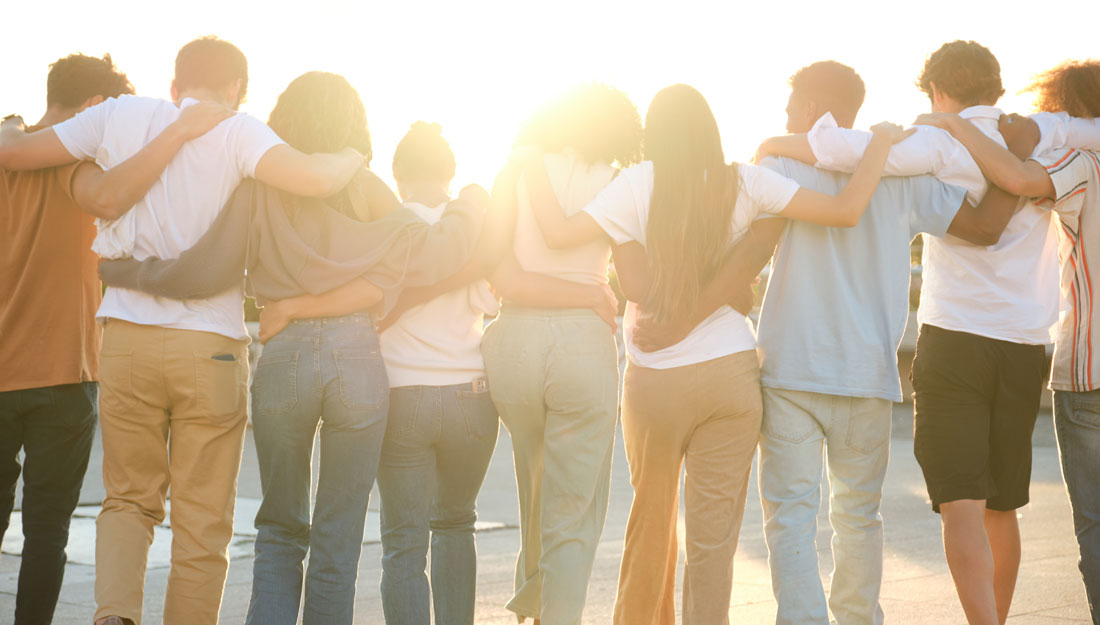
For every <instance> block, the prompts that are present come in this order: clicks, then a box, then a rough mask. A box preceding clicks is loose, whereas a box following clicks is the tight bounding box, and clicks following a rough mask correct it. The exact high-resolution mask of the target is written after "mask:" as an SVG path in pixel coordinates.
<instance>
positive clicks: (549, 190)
mask: <svg viewBox="0 0 1100 625" xmlns="http://www.w3.org/2000/svg"><path fill="white" fill-rule="evenodd" d="M524 180H525V181H526V183H527V194H528V199H529V200H530V202H531V211H532V212H533V213H534V215H535V221H536V222H537V223H538V224H539V230H541V231H542V238H543V239H545V240H546V245H547V247H550V248H551V249H568V248H571V247H577V246H578V245H583V244H585V243H588V242H589V241H592V240H595V239H598V238H600V237H603V236H606V234H604V231H603V228H601V227H600V225H599V224H598V223H596V220H595V219H593V218H592V216H591V215H589V214H588V213H586V212H584V211H580V212H578V213H574V214H573V215H570V216H568V217H566V216H565V211H564V210H562V207H561V204H559V203H558V197H557V196H556V195H554V187H553V186H552V185H551V184H550V176H549V175H548V174H547V173H546V161H545V160H543V159H542V158H531V159H530V164H529V166H528V167H527V168H526V169H525V170H524Z"/></svg>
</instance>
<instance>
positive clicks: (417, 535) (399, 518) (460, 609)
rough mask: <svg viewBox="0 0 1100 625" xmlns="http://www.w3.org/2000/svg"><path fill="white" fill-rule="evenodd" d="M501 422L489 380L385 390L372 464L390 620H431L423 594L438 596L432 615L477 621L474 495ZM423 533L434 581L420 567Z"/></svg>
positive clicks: (422, 623)
mask: <svg viewBox="0 0 1100 625" xmlns="http://www.w3.org/2000/svg"><path fill="white" fill-rule="evenodd" d="M498 430H499V425H498V421H497V411H496V408H494V407H493V402H492V400H490V399H489V391H488V389H486V388H480V389H475V387H474V386H473V385H471V384H460V385H455V386H401V387H397V388H394V389H391V390H390V415H389V422H388V424H387V425H386V441H385V443H384V444H383V447H382V463H381V466H380V467H379V469H378V490H379V493H380V494H381V496H382V609H383V610H384V612H385V615H386V623H387V625H428V624H429V623H430V617H429V605H428V604H429V601H431V602H432V603H433V604H434V605H435V619H436V623H440V624H441V625H442V624H446V625H473V622H474V592H475V585H476V580H477V547H476V546H475V542H474V522H475V521H477V512H476V510H475V508H474V505H475V503H476V501H477V494H478V492H479V491H480V490H481V483H482V482H483V481H484V480H485V472H486V471H487V470H488V469H489V460H490V459H491V458H492V456H493V449H494V448H495V447H496V441H497V432H498ZM429 537H430V544H431V552H432V581H431V587H430V589H429V586H428V578H427V576H426V575H425V574H424V567H425V565H426V564H427V554H428V546H429ZM429 595H430V596H431V598H430V599H429Z"/></svg>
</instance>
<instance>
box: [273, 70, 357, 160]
mask: <svg viewBox="0 0 1100 625" xmlns="http://www.w3.org/2000/svg"><path fill="white" fill-rule="evenodd" d="M267 125H268V126H271V129H272V130H274V131H275V134H277V135H279V137H280V138H282V140H283V141H286V142H287V143H289V144H290V145H291V146H292V147H294V148H297V149H298V150H301V151H302V152H305V153H306V154H313V153H315V152H339V151H340V150H343V149H344V148H347V147H352V148H355V149H356V150H358V151H359V153H360V154H362V155H363V156H364V157H365V158H366V161H365V162H366V163H368V164H369V163H370V159H371V145H370V131H369V130H367V110H366V108H364V106H363V100H362V99H361V98H360V97H359V92H357V91H356V90H355V87H352V86H351V83H349V82H348V81H347V79H346V78H344V77H343V76H341V75H339V74H332V73H329V72H306V73H305V74H302V75H301V76H299V77H297V78H295V79H294V80H293V81H291V83H290V84H289V85H287V88H286V90H285V91H283V92H282V93H281V94H279V100H278V101H277V102H276V103H275V108H274V109H272V111H271V116H270V117H269V118H268V120H267Z"/></svg>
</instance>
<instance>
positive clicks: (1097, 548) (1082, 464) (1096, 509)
mask: <svg viewBox="0 0 1100 625" xmlns="http://www.w3.org/2000/svg"><path fill="white" fill-rule="evenodd" d="M1054 431H1055V433H1056V434H1057V436H1058V455H1059V457H1060V458H1061V460H1062V477H1063V478H1064V479H1065V481H1066V490H1068V491H1069V505H1070V508H1071V509H1072V510H1073V527H1074V530H1075V531H1076V532H1077V544H1078V546H1079V547H1080V549H1081V560H1080V562H1079V566H1080V568H1081V576H1082V577H1083V578H1084V580H1085V594H1086V596H1087V597H1088V601H1089V610H1090V611H1091V612H1092V622H1093V623H1094V625H1100V489H1097V487H1096V476H1097V474H1100V390H1097V391H1090V392H1087V393H1073V392H1069V391H1054Z"/></svg>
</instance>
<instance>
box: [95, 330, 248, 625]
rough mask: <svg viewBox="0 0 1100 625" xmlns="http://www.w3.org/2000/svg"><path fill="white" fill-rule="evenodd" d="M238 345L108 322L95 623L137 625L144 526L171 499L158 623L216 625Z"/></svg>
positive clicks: (225, 563) (242, 418)
mask: <svg viewBox="0 0 1100 625" xmlns="http://www.w3.org/2000/svg"><path fill="white" fill-rule="evenodd" d="M247 352H248V350H247V343H246V342H244V341H237V340H233V339H230V338H227V337H224V336H221V335H218V334H213V333H210V332H197V331H191V330H174V329H169V328H162V327H159V326H143V325H137V324H132V323H127V322H125V321H118V320H110V321H108V323H107V327H106V329H105V330H104V335H103V352H102V357H101V366H100V370H101V381H100V416H99V419H100V428H101V430H102V432H103V486H104V488H105V489H106V492H107V497H106V499H105V500H104V502H103V511H102V512H101V513H100V514H99V518H98V519H97V520H96V580H95V598H96V604H97V606H98V609H97V610H96V614H95V618H96V619H100V618H103V617H105V616H111V615H116V616H121V617H123V618H128V619H130V620H132V621H134V623H137V624H138V625H140V623H141V607H142V600H143V595H144V585H145V566H146V560H147V558H148V555H149V546H150V544H151V543H152V542H153V527H154V526H155V525H157V524H158V523H161V522H162V521H163V520H164V514H165V495H166V494H167V492H168V489H169V486H171V493H172V513H171V526H172V568H171V571H170V572H169V574H168V588H167V590H166V592H165V596H164V623H165V625H182V624H187V625H206V624H214V623H217V622H218V612H219V610H220V607H221V599H222V591H223V589H224V587H225V576H226V571H227V569H228V568H229V557H228V554H227V547H228V545H229V541H230V539H231V538H232V536H233V504H234V502H235V501H236V495H237V473H238V471H239V470H240V466H241V451H242V448H243V445H244V431H245V423H246V421H247V415H246V406H247V404H246V399H245V393H246V391H247V387H248V354H247Z"/></svg>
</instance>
